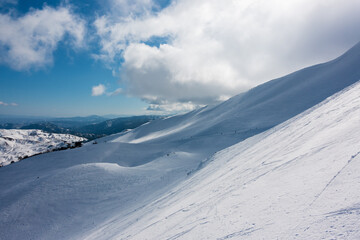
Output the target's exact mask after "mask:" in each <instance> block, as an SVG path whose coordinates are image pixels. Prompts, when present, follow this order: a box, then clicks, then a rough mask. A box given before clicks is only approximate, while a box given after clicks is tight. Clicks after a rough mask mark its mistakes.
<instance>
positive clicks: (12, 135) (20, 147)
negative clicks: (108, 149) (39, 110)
mask: <svg viewBox="0 0 360 240" xmlns="http://www.w3.org/2000/svg"><path fill="white" fill-rule="evenodd" d="M85 140H86V139H85V138H82V137H77V136H74V135H70V134H56V133H46V132H43V131H41V130H17V129H0V166H6V165H8V164H10V163H11V162H17V161H19V160H21V159H23V158H27V157H30V156H33V155H36V154H39V153H44V152H49V151H53V150H57V149H60V148H67V147H68V146H69V145H70V146H71V145H72V144H74V143H75V142H82V141H85Z"/></svg>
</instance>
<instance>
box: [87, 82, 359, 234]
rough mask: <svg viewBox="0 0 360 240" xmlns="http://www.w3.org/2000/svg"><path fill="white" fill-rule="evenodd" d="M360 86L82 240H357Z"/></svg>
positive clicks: (223, 156)
mask: <svg viewBox="0 0 360 240" xmlns="http://www.w3.org/2000/svg"><path fill="white" fill-rule="evenodd" d="M359 190H360V83H357V84H356V85H354V86H352V87H349V88H348V89H346V90H344V91H343V92H341V93H339V94H337V95H336V96H333V97H331V98H329V99H327V100H326V101H325V102H323V103H321V104H319V105H318V106H316V107H314V108H312V109H310V110H308V111H306V112H305V113H303V114H301V115H299V116H297V117H295V118H293V119H291V120H289V121H287V122H285V123H283V124H281V125H279V126H277V127H275V128H273V129H270V130H268V131H266V132H264V133H261V134H259V135H257V136H254V137H252V138H249V139H247V140H245V141H244V142H241V143H239V144H236V145H234V146H232V147H229V148H227V149H224V150H222V151H221V152H219V153H217V154H216V155H214V156H213V157H212V158H211V159H210V160H209V162H208V164H207V165H206V166H205V167H203V168H202V169H201V170H200V171H198V172H197V173H195V174H194V175H192V176H191V177H190V178H189V179H187V180H186V181H184V182H183V183H181V184H180V185H178V186H177V187H175V188H173V189H172V190H171V191H170V192H169V193H167V194H166V195H164V196H162V197H161V198H160V199H158V200H157V201H153V202H152V203H150V204H148V205H147V206H146V207H144V208H139V209H137V211H135V212H133V213H132V214H131V215H128V216H126V218H127V219H126V221H127V223H128V225H127V226H126V228H125V230H123V229H121V230H120V231H119V230H118V227H119V226H121V225H122V224H123V222H124V218H123V217H124V216H121V215H119V216H118V217H117V218H115V219H113V220H112V221H111V222H108V223H107V224H106V225H104V226H102V227H100V228H98V229H97V230H96V231H94V232H93V233H91V234H90V235H89V234H88V233H86V234H84V236H83V237H84V238H86V237H87V238H86V239H99V238H103V239H142V240H143V239H359V238H360V191H359ZM116 232H117V234H115V233H116Z"/></svg>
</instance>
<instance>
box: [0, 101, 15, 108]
mask: <svg viewBox="0 0 360 240" xmlns="http://www.w3.org/2000/svg"><path fill="white" fill-rule="evenodd" d="M0 105H3V106H13V107H16V106H18V104H17V103H6V102H2V101H0Z"/></svg>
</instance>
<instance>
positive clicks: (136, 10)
mask: <svg viewBox="0 0 360 240" xmlns="http://www.w3.org/2000/svg"><path fill="white" fill-rule="evenodd" d="M359 9H360V1H358V0H346V1H343V0H293V1H283V0H232V1H230V0H229V1H220V0H173V1H171V0H103V1H101V0H92V1H75V0H51V1H42V0H27V1H25V0H0V114H15V115H42V116H75V115H81V116H84V115H92V114H98V115H105V114H127V115H138V114H149V113H151V114H154V113H159V114H163V113H170V112H178V111H188V110H192V109H194V108H196V107H198V106H202V105H206V104H214V103H217V102H219V101H222V100H225V99H228V98H229V97H231V96H233V95H236V94H238V93H240V92H243V91H246V90H247V89H249V88H251V87H254V86H256V85H258V84H261V83H263V82H265V81H268V80H271V79H273V78H276V77H281V76H283V75H285V74H287V73H290V72H293V71H295V70H298V69H300V68H304V67H306V66H310V65H313V64H316V63H321V62H325V61H328V60H331V59H333V58H335V57H337V56H339V55H341V54H342V53H343V52H345V51H346V50H347V49H349V48H350V47H352V46H353V45H354V44H356V43H357V42H359V41H360V31H359V27H358V26H360V14H359Z"/></svg>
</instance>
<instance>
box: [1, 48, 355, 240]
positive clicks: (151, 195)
mask: <svg viewBox="0 0 360 240" xmlns="http://www.w3.org/2000/svg"><path fill="white" fill-rule="evenodd" d="M359 63H360V44H358V45H356V46H355V47H354V48H352V49H351V50H349V51H348V52H347V53H346V54H344V55H343V56H341V57H339V58H338V59H336V60H334V61H331V62H329V63H325V64H321V65H317V66H313V67H310V68H306V69H303V70H301V71H298V72H296V73H293V74H290V75H288V76H285V77H283V78H280V79H276V80H273V81H270V82H268V83H266V84H263V85H261V86H259V87H256V88H254V89H252V90H250V91H249V92H247V93H243V94H240V95H238V96H235V97H233V98H231V99H229V100H228V101H226V102H224V103H222V104H220V105H217V106H213V107H206V108H203V109H199V110H196V111H193V112H190V113H187V114H184V115H179V116H175V117H171V118H168V119H162V120H155V121H152V122H150V123H148V124H144V125H142V126H141V127H139V128H137V129H135V130H131V131H129V132H126V133H120V134H115V135H112V136H108V137H105V138H102V139H97V140H96V142H95V141H94V142H89V143H86V144H85V145H84V147H82V148H77V149H71V150H67V151H59V152H51V153H47V154H42V155H39V156H35V157H31V158H29V159H26V161H21V162H20V163H19V164H11V165H9V166H7V167H5V168H0V182H1V184H0V199H1V204H0V233H1V234H0V239H6V240H8V239H176V238H182V239H204V238H205V239H206V238H209V239H217V238H218V239H229V238H241V239H243V238H248V239H263V238H265V239H276V238H279V239H292V238H299V239H319V238H321V237H325V238H341V237H349V238H353V239H356V238H357V237H359V235H358V232H357V231H358V230H357V229H360V226H358V223H359V222H360V218H359V215H358V213H359V210H358V209H359V204H360V202H357V199H360V198H359V197H360V196H359V195H358V194H359V193H360V191H359V189H360V188H359V182H360V180H359V177H358V176H359V175H360V174H359V173H360V172H359V171H360V165H359V162H360V159H359V154H358V152H359V151H360V149H359V148H360V147H359V142H360V141H359V140H360V139H359V136H360V132H359V131H360V128H359V126H360V124H359V123H360V122H359V117H360V112H359V105H360V103H359V99H360V95H359V94H360V87H359V84H356V82H357V81H358V80H359V79H360V67H359ZM354 83H355V84H356V85H352V84H354ZM349 86H351V87H350V88H349V89H347V90H346V91H344V92H342V94H341V95H338V96H335V97H331V98H329V99H328V100H327V101H326V102H325V103H321V104H320V105H319V106H316V107H315V108H313V109H311V110H309V111H307V112H305V113H302V112H303V111H304V110H307V109H309V108H311V107H313V106H314V105H316V104H318V103H320V102H321V101H323V100H325V99H326V98H328V97H330V96H332V95H333V94H334V93H337V92H339V91H341V90H344V89H345V88H346V87H349ZM300 113H302V114H301V115H298V116H296V115H297V114H300ZM294 116H296V117H295V118H293V119H291V120H289V119H290V118H292V117H294ZM287 120H289V121H288V122H285V121H287ZM284 122H285V123H284ZM280 123H282V124H281V125H280V126H277V127H275V128H272V127H274V126H275V125H277V124H280ZM269 129H270V130H269ZM265 130H267V131H266V132H265V133H264V131H265ZM262 132H263V133H262ZM259 133H261V134H259ZM256 134H259V135H256ZM254 135H256V136H254ZM251 136H254V137H252V138H249V137H251ZM247 138H249V139H247ZM245 139H247V140H246V141H244V142H241V143H240V144H237V143H239V142H240V141H243V140H245ZM93 143H97V144H93ZM233 144H237V145H235V146H232V145H233ZM230 146H232V147H230ZM228 147H230V148H228ZM221 150H222V151H221ZM219 151H221V152H219ZM214 154H215V155H214ZM343 226H344V227H343ZM336 234H338V235H336ZM340 234H343V235H340Z"/></svg>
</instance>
